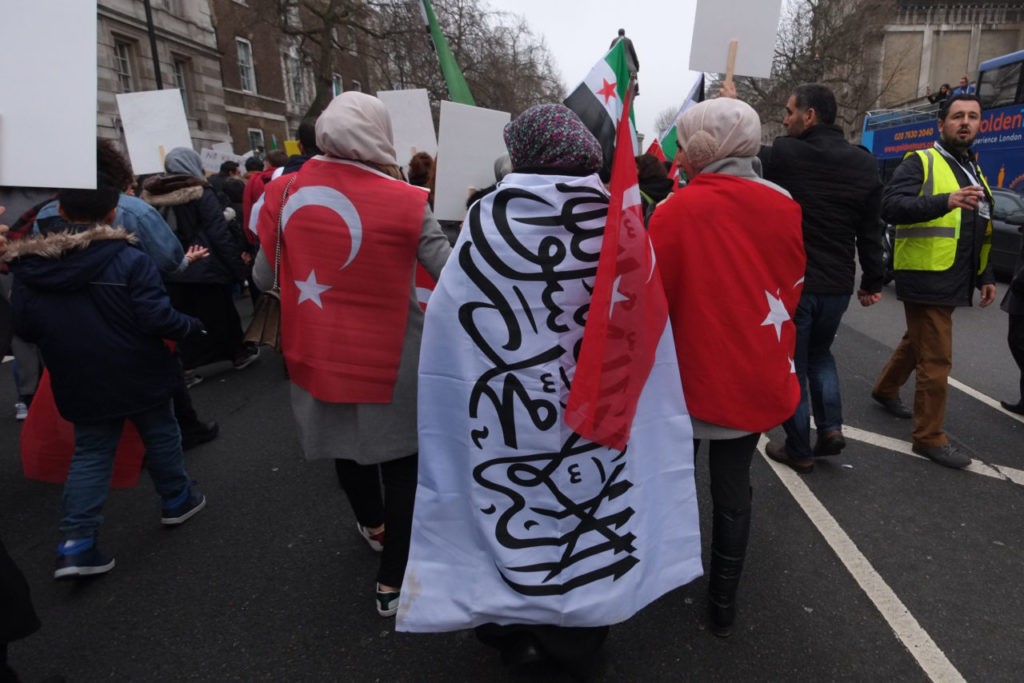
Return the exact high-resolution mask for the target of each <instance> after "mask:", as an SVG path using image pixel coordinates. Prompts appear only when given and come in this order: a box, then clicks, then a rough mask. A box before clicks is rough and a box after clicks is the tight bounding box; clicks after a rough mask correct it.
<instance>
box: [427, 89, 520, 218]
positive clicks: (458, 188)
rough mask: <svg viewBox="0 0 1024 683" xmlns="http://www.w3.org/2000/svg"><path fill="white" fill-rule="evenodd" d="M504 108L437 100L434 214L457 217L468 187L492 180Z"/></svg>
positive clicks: (507, 117)
mask: <svg viewBox="0 0 1024 683" xmlns="http://www.w3.org/2000/svg"><path fill="white" fill-rule="evenodd" d="M511 118H512V116H511V115H510V114H509V113H508V112H504V111H495V110H493V109H483V108H481V107H471V106H469V105H467V104H456V103H455V102H441V126H440V128H441V131H440V135H439V136H438V146H437V173H436V181H435V184H434V215H435V216H437V218H438V219H439V220H447V221H461V220H462V218H463V216H465V215H466V199H467V198H468V197H469V190H470V188H476V189H480V188H484V187H487V186H489V185H493V184H494V180H495V178H494V161H495V159H497V158H498V157H500V156H501V155H502V154H506V153H507V150H506V148H505V138H504V135H503V133H504V130H505V124H506V123H508V122H509V121H510V120H511Z"/></svg>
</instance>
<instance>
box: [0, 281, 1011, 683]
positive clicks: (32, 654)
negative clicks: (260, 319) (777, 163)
mask: <svg viewBox="0 0 1024 683" xmlns="http://www.w3.org/2000/svg"><path fill="white" fill-rule="evenodd" d="M886 295H887V298H886V300H885V301H883V302H882V304H880V305H879V306H876V307H873V308H871V309H860V307H859V306H857V305H856V303H855V302H854V305H853V306H851V309H850V313H849V314H848V318H847V323H846V324H844V326H843V327H842V328H841V330H840V334H839V336H838V339H837V342H836V347H835V348H836V352H837V356H838V358H839V362H840V374H841V377H842V386H843V391H844V407H845V413H846V414H845V418H846V423H847V425H849V426H851V427H855V428H857V429H859V430H863V431H864V432H868V433H871V434H877V435H879V436H881V437H889V438H892V439H899V440H901V441H903V442H908V440H909V435H910V423H909V422H908V421H901V420H896V419H894V418H891V417H889V416H888V415H886V414H885V413H884V412H883V411H881V410H880V409H879V408H878V407H877V406H876V405H875V404H874V403H873V402H872V401H871V400H870V398H869V397H868V393H869V391H870V387H871V382H872V380H873V379H874V377H875V375H876V374H877V372H878V371H879V370H880V369H881V366H882V364H883V363H884V362H885V360H886V358H887V357H888V353H889V350H890V348H891V346H892V345H893V344H895V343H896V341H898V339H899V336H900V334H901V332H902V328H901V325H902V313H901V310H902V309H901V307H900V306H899V305H898V303H897V302H896V301H895V299H894V296H893V293H892V289H891V288H887V290H886ZM1005 326H1006V318H1005V314H1003V313H1001V312H1000V311H998V310H996V309H994V308H993V309H990V310H987V311H980V310H971V311H957V313H956V314H955V316H954V330H955V332H954V335H955V339H956V341H957V348H956V358H955V367H954V372H953V374H954V377H956V378H957V379H959V380H960V381H962V382H964V383H965V384H968V385H970V386H971V387H973V388H974V389H977V390H979V391H982V392H984V393H985V394H987V395H989V396H992V397H993V398H996V399H999V398H1013V396H1012V392H1013V390H1014V389H1015V386H1016V385H1015V382H1016V374H1015V372H1016V370H1015V368H1014V366H1013V364H1012V361H1011V360H1010V358H1009V355H1008V352H1007V351H1006V346H1005ZM965 344H966V348H964V346H965ZM965 357H966V358H965ZM192 393H193V397H194V400H195V402H196V404H197V407H198V408H199V410H200V413H201V415H202V416H203V417H204V418H206V419H216V420H218V421H219V422H220V425H221V435H220V437H219V438H218V439H217V440H215V441H213V442H211V443H209V444H206V445H203V446H201V447H199V448H197V449H195V450H192V451H189V452H188V453H187V454H186V458H187V461H188V464H189V468H190V471H191V474H192V476H193V477H194V478H195V479H196V480H197V481H198V482H199V485H200V487H201V489H202V490H203V491H204V492H205V493H206V494H207V495H208V498H209V505H208V507H207V509H206V510H205V511H204V512H202V513H200V514H199V515H197V516H196V517H195V518H194V519H192V520H190V521H189V522H188V523H186V524H185V525H183V526H182V527H181V528H176V529H171V530H167V529H163V528H161V526H160V523H159V503H158V498H157V496H156V494H155V493H154V492H153V489H152V486H151V484H150V482H149V481H148V480H147V479H146V476H145V474H143V477H142V479H141V480H140V485H139V486H138V487H136V488H134V489H129V490H117V491H114V492H113V493H112V495H111V497H110V500H109V502H108V504H107V506H106V508H105V511H104V513H105V517H106V521H105V522H104V525H103V528H102V532H101V544H102V547H103V548H104V549H105V550H107V551H108V552H111V553H113V554H115V555H116V557H117V562H118V564H117V567H116V568H115V569H114V570H113V571H112V572H111V573H110V574H109V575H107V576H104V577H102V578H99V579H95V580H91V581H87V582H81V583H74V582H72V583H66V582H55V581H53V580H52V579H51V578H50V577H51V571H52V569H51V568H52V562H53V557H52V553H53V549H54V546H55V544H56V541H57V533H56V523H57V518H58V510H59V503H60V488H59V487H58V486H54V485H49V484H43V483H39V482H33V481H29V480H26V479H25V478H24V477H22V475H21V472H20V463H19V460H18V446H17V444H18V432H19V426H18V424H17V423H16V422H15V421H14V418H13V408H12V407H11V406H12V405H13V403H14V392H13V386H12V382H11V378H10V372H9V365H7V364H5V365H3V366H2V367H0V454H2V455H0V536H2V538H3V539H4V542H5V543H6V544H7V546H8V548H9V550H10V552H11V554H12V556H13V557H14V558H15V560H16V561H17V562H18V563H19V565H20V566H21V568H22V570H23V571H24V572H25V574H26V576H27V577H28V579H29V582H30V584H31V586H32V589H33V596H34V598H35V601H36V606H37V608H38V611H39V613H40V617H41V618H42V620H43V628H42V630H41V631H40V632H38V633H37V634H35V635H33V636H31V637H30V638H28V639H26V640H23V641H19V642H16V643H13V644H12V645H11V648H10V659H11V663H12V665H13V666H14V667H15V668H16V669H17V670H18V671H19V672H20V673H21V675H22V677H23V679H24V680H25V681H29V682H35V681H41V680H43V679H44V678H45V677H46V676H48V675H51V674H55V673H59V674H62V675H64V676H66V677H67V680H69V681H181V680H196V681H229V680H243V681H484V680H487V681H492V680H493V681H504V680H509V681H512V680H528V679H536V678H535V677H529V678H527V677H523V676H517V675H514V674H511V673H509V672H507V671H506V670H505V669H504V668H503V667H502V665H501V664H500V662H499V660H498V657H497V655H496V654H495V653H494V652H492V651H490V650H489V649H487V648H485V647H484V646H482V645H480V644H479V643H477V641H476V640H475V638H474V637H473V635H472V633H471V632H458V633H447V634H436V635H412V634H403V633H395V632H394V628H393V620H388V619H382V618H381V617H379V616H377V614H376V612H375V611H374V607H373V595H372V591H373V579H374V574H375V568H376V559H377V556H376V555H375V554H373V553H372V551H370V549H369V548H368V547H367V546H366V544H365V542H364V541H363V540H362V539H361V538H360V537H359V536H358V535H357V534H356V532H355V530H354V525H355V521H354V518H353V516H352V514H351V511H350V510H349V508H348V506H347V503H346V502H345V500H344V497H343V495H342V493H341V491H340V489H339V488H338V486H337V483H336V481H335V478H334V471H333V468H332V467H331V465H330V464H329V463H324V462H318V463H309V462H305V461H303V460H302V458H301V455H300V452H299V447H298V443H297V441H296V436H295V430H294V426H293V423H292V417H291V413H290V408H289V404H288V390H287V382H286V380H285V378H284V372H283V364H282V361H281V359H280V358H279V357H277V356H276V355H275V354H272V353H268V352H267V351H264V355H263V357H262V358H261V359H260V360H259V361H258V362H257V363H256V364H254V365H253V366H252V367H250V368H249V369H246V370H244V371H241V372H235V371H233V370H229V371H226V372H223V373H221V374H219V375H216V376H211V377H209V378H208V379H207V380H206V381H205V382H204V383H203V384H200V385H199V386H197V387H196V388H195V389H193V392H192ZM910 397H911V394H910V387H907V388H906V389H905V390H904V398H905V399H906V400H909V399H910ZM947 426H948V429H949V432H950V434H951V435H952V436H953V438H954V439H956V440H957V442H958V443H960V444H961V445H962V446H964V447H965V448H967V449H968V450H969V451H970V453H971V455H972V457H974V458H976V459H978V460H979V461H981V462H984V463H988V464H994V465H1000V466H1003V467H1008V468H1014V469H1016V470H1021V471H1024V422H1022V421H1019V420H1016V419H1015V418H1012V417H1011V416H1009V415H1007V414H1005V413H1003V412H1001V411H999V410H997V409H993V408H992V407H991V406H989V405H986V404H984V403H982V402H981V401H979V400H977V399H975V398H972V397H970V396H968V395H966V394H964V393H962V392H960V391H957V390H951V393H950V404H949V415H948V419H947ZM780 433H781V432H780V430H776V432H775V433H773V434H772V436H774V437H775V438H778V437H779V434H780ZM848 442H849V446H848V447H847V449H846V450H845V451H844V452H843V454H842V455H840V456H837V457H835V458H829V459H826V461H825V462H820V461H819V465H818V466H817V467H816V469H815V471H814V472H813V473H812V474H811V475H809V476H806V477H802V478H799V477H798V478H797V479H798V480H799V482H800V483H802V484H804V485H806V488H807V489H808V490H809V494H810V495H811V496H812V497H813V498H814V499H816V500H817V501H820V503H821V504H822V505H823V506H824V508H825V509H826V510H827V511H828V513H829V514H830V516H831V518H832V519H834V520H835V522H836V524H837V525H838V527H839V528H840V529H841V532H842V534H844V535H845V536H846V537H848V538H849V540H850V541H852V543H853V545H854V546H855V548H856V549H857V550H859V552H860V553H862V555H863V557H864V558H865V560H866V563H867V565H868V567H869V568H870V569H871V570H873V572H874V575H875V576H877V577H878V580H880V581H881V582H882V584H883V585H885V586H887V587H888V588H889V589H891V591H892V593H893V594H894V595H895V596H896V597H897V599H898V601H899V605H901V606H902V607H903V608H905V611H904V610H901V609H900V608H899V606H898V605H886V606H884V609H886V610H888V612H889V616H890V617H892V616H893V615H895V617H896V619H895V623H897V624H898V625H905V624H906V623H909V622H908V621H907V619H906V617H907V616H908V615H909V617H910V618H911V621H912V622H913V623H916V624H917V625H918V626H919V627H920V632H923V633H924V634H925V639H926V641H927V642H925V643H923V644H922V643H921V642H918V641H915V640H911V639H909V636H908V635H907V633H905V632H901V633H897V630H899V629H894V628H893V627H892V626H890V623H889V622H888V621H886V619H885V618H884V617H883V614H882V612H881V611H880V609H879V608H878V607H876V605H875V604H874V603H873V602H872V601H871V599H869V597H868V596H869V594H871V591H872V588H871V586H867V587H865V586H863V585H861V584H860V583H858V581H857V580H856V579H855V578H854V575H853V574H851V571H850V569H849V567H848V566H847V565H846V564H844V562H843V560H842V559H840V556H839V555H837V554H836V552H834V551H833V550H832V547H831V546H830V545H829V542H828V540H827V539H826V536H825V535H823V533H822V531H820V530H819V528H820V527H821V526H822V525H821V520H819V519H815V520H812V519H811V518H810V517H809V516H808V515H807V514H806V513H805V512H804V511H803V509H802V508H801V505H800V504H799V502H798V500H797V498H795V497H794V495H793V494H791V493H790V489H789V488H787V486H786V480H787V478H792V477H787V474H788V473H789V471H788V470H784V471H780V472H777V471H776V469H775V468H774V467H775V466H774V464H773V463H770V462H769V461H767V460H765V459H764V458H762V457H757V458H755V462H754V465H753V468H752V478H753V485H754V494H753V496H754V497H753V502H754V522H753V532H752V538H751V542H750V548H749V553H748V560H747V566H746V569H745V571H744V576H743V582H742V585H741V589H740V596H739V599H740V612H739V618H738V627H737V629H736V631H735V633H734V634H733V636H732V637H731V638H729V639H728V640H720V639H717V638H715V637H714V636H712V635H711V634H710V633H709V632H708V631H707V629H706V628H705V625H704V610H705V598H704V594H705V590H706V581H705V579H703V578H701V579H698V580H696V581H694V582H693V583H692V584H690V585H688V586H685V587H683V588H680V589H678V590H676V591H673V592H672V593H669V594H668V595H666V596H664V597H662V598H661V599H660V600H658V601H657V602H655V603H654V604H652V605H651V606H649V607H648V608H647V609H645V610H643V611H642V612H641V613H640V614H638V615H636V616H635V617H634V618H633V619H631V620H629V621H627V622H625V623H623V624H619V625H616V626H614V627H613V628H612V630H611V634H610V636H609V638H608V641H607V643H606V644H605V647H604V650H603V652H602V654H601V656H600V658H599V659H598V660H597V661H595V663H594V667H593V672H592V673H593V676H592V678H593V680H598V681H641V680H643V681H652V680H654V681H689V680H707V681H737V680H739V681H781V680H794V681H804V680H808V681H810V680H814V681H865V680H872V681H874V680H899V681H919V680H928V678H929V675H928V674H927V673H926V672H925V669H924V668H922V664H921V663H920V662H919V660H918V659H916V658H915V656H914V654H912V650H913V651H914V652H916V653H918V655H919V656H924V657H926V658H927V656H929V655H927V652H926V651H931V652H932V653H934V652H939V653H940V659H941V658H944V659H945V662H946V664H948V666H946V665H944V664H942V663H941V661H940V663H939V664H938V665H936V666H938V667H939V668H938V669H933V671H935V670H938V671H941V672H943V674H942V676H939V677H946V678H949V679H950V680H957V678H958V677H962V678H964V679H966V680H970V681H1002V680H1005V681H1010V680H1019V679H1020V670H1021V668H1022V667H1024V654H1022V651H1021V648H1020V643H1021V642H1022V639H1024V610H1022V609H1021V605H1024V588H1022V586H1021V580H1022V578H1024V524H1022V523H1021V520H1022V518H1024V497H1022V494H1024V489H1022V485H1021V484H1019V483H1014V482H1013V481H1011V480H1009V479H1006V478H1000V477H991V476H981V475H979V474H975V473H972V472H965V471H954V470H949V469H945V468H942V467H939V466H937V465H934V464H932V463H930V462H928V461H926V460H923V459H920V458H916V457H912V456H910V455H907V454H904V453H901V452H896V451H894V450H893V449H891V448H885V447H880V446H878V445H873V444H871V443H867V442H864V441H857V440H853V439H849V438H848ZM907 445H909V444H907ZM706 457H707V456H706V454H705V453H700V454H699V455H698V458H697V461H698V462H697V466H698V489H699V492H700V496H701V506H702V513H703V515H702V517H703V519H702V526H703V528H704V531H705V533H706V532H707V531H708V530H709V520H708V517H709V507H708V504H709V500H708V497H707V494H706V488H707V483H706V469H707V468H706ZM793 477H796V475H793ZM652 502H653V503H654V504H656V501H652ZM833 540H834V539H833ZM706 545H707V540H706V539H705V561H706V559H707V547H706ZM861 569H863V567H861ZM901 627H902V626H901ZM901 637H902V639H901ZM921 652H926V654H925V655H921V654H920V653H921ZM944 667H945V668H944ZM563 678H564V676H561V675H559V674H552V675H551V676H550V677H549V678H546V679H537V680H562V679H563Z"/></svg>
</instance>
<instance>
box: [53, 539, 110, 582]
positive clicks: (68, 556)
mask: <svg viewBox="0 0 1024 683" xmlns="http://www.w3.org/2000/svg"><path fill="white" fill-rule="evenodd" d="M113 568H114V558H112V557H108V556H107V555H104V554H103V553H101V552H100V551H99V548H97V547H96V542H95V541H94V540H93V539H91V538H78V539H73V540H69V541H64V542H63V543H61V544H60V545H59V546H58V547H57V560H56V562H55V563H54V568H53V578H55V579H74V578H80V577H83V576H98V575H100V574H106V573H107V572H109V571H110V570H111V569H113Z"/></svg>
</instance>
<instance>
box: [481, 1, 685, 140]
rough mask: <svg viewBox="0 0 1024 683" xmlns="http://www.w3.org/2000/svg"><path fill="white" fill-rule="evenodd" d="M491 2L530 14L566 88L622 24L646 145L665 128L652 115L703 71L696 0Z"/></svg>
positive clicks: (678, 98) (681, 96)
mask: <svg viewBox="0 0 1024 683" xmlns="http://www.w3.org/2000/svg"><path fill="white" fill-rule="evenodd" d="M484 2H486V4H488V5H489V6H490V7H491V8H493V9H495V10H500V11H506V12H512V13H515V14H519V15H521V16H523V17H525V18H526V20H527V22H528V23H529V24H530V28H531V30H532V31H533V33H534V34H535V35H537V36H541V37H543V38H544V42H545V43H546V44H547V47H548V49H549V50H550V51H551V54H552V56H553V57H554V60H555V67H556V68H557V69H558V71H559V72H560V73H561V75H562V81H563V83H564V84H565V87H566V88H567V89H569V88H573V87H575V86H576V85H578V84H579V83H580V81H582V80H583V78H584V76H586V75H587V72H588V71H590V69H591V67H593V66H594V64H595V63H597V60H599V59H601V58H602V57H603V56H604V53H605V51H607V49H608V44H609V43H610V42H611V41H612V39H613V38H614V37H615V36H616V33H617V32H618V30H619V29H620V28H624V29H626V36H627V37H629V39H630V40H632V41H633V47H634V48H636V53H637V59H638V60H639V61H640V73H639V75H638V81H639V83H640V96H639V97H637V99H636V105H635V107H634V113H635V117H636V125H637V129H638V130H639V132H641V133H644V136H645V137H644V148H645V149H646V148H647V145H649V144H650V142H651V140H653V139H654V137H655V136H656V135H657V134H658V133H660V132H661V131H655V130H654V119H655V118H656V117H657V116H658V114H660V113H661V112H662V111H663V110H664V109H667V108H669V107H673V108H675V109H678V108H679V107H680V106H681V105H682V104H683V100H685V99H686V95H687V94H688V93H689V92H690V88H692V87H693V84H694V83H695V82H696V80H697V77H698V76H699V74H697V73H694V72H691V71H690V70H689V68H688V65H689V63H690V40H691V38H692V37H693V17H694V12H695V11H696V0H672V1H667V0H484Z"/></svg>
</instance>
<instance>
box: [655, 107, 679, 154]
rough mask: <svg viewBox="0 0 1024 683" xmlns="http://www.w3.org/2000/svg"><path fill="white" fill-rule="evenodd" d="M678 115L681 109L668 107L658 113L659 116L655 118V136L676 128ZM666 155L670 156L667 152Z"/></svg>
mask: <svg viewBox="0 0 1024 683" xmlns="http://www.w3.org/2000/svg"><path fill="white" fill-rule="evenodd" d="M678 113H679V107H667V108H665V109H662V110H661V111H660V112H658V115H657V116H655V117H654V132H655V134H657V135H661V134H662V133H664V132H665V131H666V130H668V129H669V128H671V127H672V126H674V125H675V123H676V114H678ZM673 151H674V150H673ZM666 154H668V152H666Z"/></svg>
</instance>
